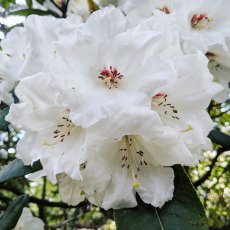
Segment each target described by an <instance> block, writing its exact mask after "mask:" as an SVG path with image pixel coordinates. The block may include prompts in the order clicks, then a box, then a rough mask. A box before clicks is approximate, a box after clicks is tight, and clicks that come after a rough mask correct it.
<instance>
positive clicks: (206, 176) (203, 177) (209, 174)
mask: <svg viewBox="0 0 230 230" xmlns="http://www.w3.org/2000/svg"><path fill="white" fill-rule="evenodd" d="M227 150H228V149H227V148H219V149H218V150H217V153H216V156H215V157H214V158H213V159H212V163H211V165H210V166H209V167H210V169H209V170H208V171H207V172H206V173H205V174H204V175H203V176H202V177H201V178H200V179H199V180H197V181H195V182H194V183H193V185H194V187H195V188H197V187H198V186H200V185H201V184H203V183H204V182H205V181H206V180H207V179H208V178H209V177H210V176H211V174H212V170H213V168H214V166H215V164H216V161H217V159H218V157H219V156H220V154H222V153H223V152H225V151H227Z"/></svg>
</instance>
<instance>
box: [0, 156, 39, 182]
mask: <svg viewBox="0 0 230 230" xmlns="http://www.w3.org/2000/svg"><path fill="white" fill-rule="evenodd" d="M41 169H42V165H41V163H40V161H36V162H34V164H33V165H32V166H30V165H24V163H23V162H22V160H20V159H15V160H13V161H11V162H10V163H9V164H8V165H6V166H5V167H4V168H3V169H2V170H1V171H0V184H2V183H5V182H7V181H9V180H11V179H14V178H18V177H22V176H25V175H27V174H30V173H34V172H37V171H39V170H41Z"/></svg>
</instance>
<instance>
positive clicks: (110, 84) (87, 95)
mask: <svg viewBox="0 0 230 230" xmlns="http://www.w3.org/2000/svg"><path fill="white" fill-rule="evenodd" d="M112 28H113V29H112ZM84 29H85V30H84V32H82V34H79V36H76V40H74V39H73V38H72V37H68V36H66V39H65V40H64V39H63V40H61V43H57V48H56V49H57V53H56V55H59V56H60V58H62V59H64V61H63V62H65V63H66V65H67V67H68V69H69V70H70V72H72V76H71V77H72V79H73V81H74V82H76V89H77V90H76V91H75V97H71V98H70V100H69V102H68V103H70V110H71V113H70V116H71V119H72V120H73V121H74V122H75V123H78V124H80V125H82V126H83V127H89V126H91V125H93V124H95V123H96V122H98V121H100V120H101V119H104V118H107V115H106V113H107V112H106V110H107V108H108V107H113V109H114V113H118V112H119V110H123V109H129V107H132V106H137V105H139V106H140V108H141V107H143V106H146V105H147V106H149V105H150V104H149V103H150V99H151V97H152V95H154V93H155V91H156V90H157V89H158V88H159V87H160V86H161V85H162V84H163V82H165V81H167V78H168V77H169V76H170V74H172V70H171V68H170V66H169V65H168V66H167V64H166V63H164V62H163V61H162V60H161V59H160V58H157V55H158V53H155V52H154V51H155V50H157V49H160V47H159V48H158V46H159V45H158V41H159V40H160V38H161V37H160V36H159V35H158V34H157V33H151V34H149V33H148V32H146V33H145V32H142V33H140V34H139V33H136V32H132V31H126V19H125V17H124V16H123V15H122V13H121V12H120V11H118V10H116V9H115V8H106V9H105V10H103V11H98V12H96V13H95V14H94V15H92V17H90V18H89V20H88V21H87V22H86V23H85V28H84ZM102 32H103V36H101V33H102ZM140 35H142V36H144V37H145V40H143V39H142V38H143V37H142V36H141V37H140ZM71 36H72V35H71ZM70 39H71V42H70ZM141 40H142V41H141ZM151 51H152V52H151ZM89 53H90V55H89ZM137 54H138V55H137ZM92 92H93V98H92ZM75 98H77V100H76V99H75ZM85 105H87V106H85Z"/></svg>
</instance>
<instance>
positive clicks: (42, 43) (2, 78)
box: [0, 16, 81, 104]
mask: <svg viewBox="0 0 230 230" xmlns="http://www.w3.org/2000/svg"><path fill="white" fill-rule="evenodd" d="M75 22H76V20H75ZM44 23H45V24H46V26H45V27H44V26H43V25H44ZM78 23H79V24H80V23H81V20H80V19H79V22H78ZM76 26H77V25H73V24H72V23H71V22H70V21H69V20H63V19H62V20H56V19H55V18H52V17H44V16H43V17H39V16H30V17H28V19H27V20H26V22H25V23H24V27H22V28H21V27H20V28H15V29H14V30H12V31H11V32H9V33H8V34H7V38H6V39H5V40H3V41H2V43H1V47H2V51H1V53H0V55H1V56H0V58H1V59H3V60H1V66H0V92H1V94H0V101H1V100H2V101H3V102H5V103H7V104H11V103H12V102H13V98H12V96H11V94H10V92H11V91H12V90H13V89H14V88H15V86H16V85H17V84H18V82H19V81H20V80H21V79H23V78H24V77H26V76H30V75H33V74H36V73H39V72H41V71H47V72H48V71H49V68H50V65H51V60H52V59H53V58H54V56H55V50H54V49H53V46H52V42H54V41H56V40H58V39H59V36H60V37H61V36H62V35H66V34H67V33H69V32H70V30H69V29H70V28H73V27H76ZM34 28H36V30H34ZM38 31H39V33H38ZM7 95H8V96H7Z"/></svg>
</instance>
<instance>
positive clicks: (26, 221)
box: [14, 208, 45, 230]
mask: <svg viewBox="0 0 230 230" xmlns="http://www.w3.org/2000/svg"><path fill="white" fill-rule="evenodd" d="M44 227H45V224H44V222H43V221H42V220H41V219H39V218H38V217H34V216H33V215H32V213H31V211H30V209H29V208H23V211H22V214H21V217H20V218H19V220H18V223H17V225H16V227H15V228H14V229H15V230H31V229H34V230H44V229H45V228H44Z"/></svg>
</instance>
